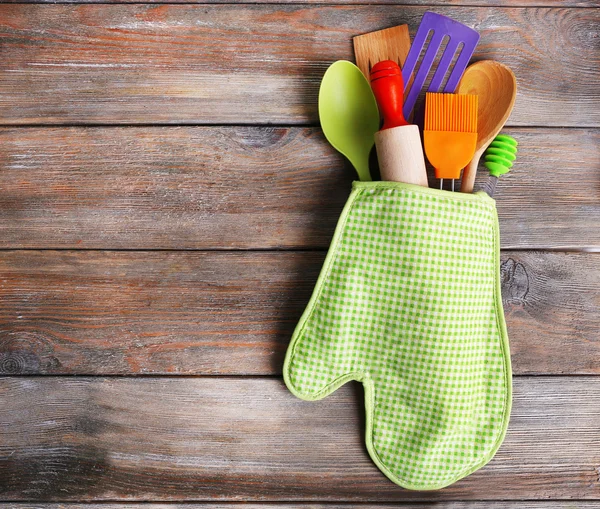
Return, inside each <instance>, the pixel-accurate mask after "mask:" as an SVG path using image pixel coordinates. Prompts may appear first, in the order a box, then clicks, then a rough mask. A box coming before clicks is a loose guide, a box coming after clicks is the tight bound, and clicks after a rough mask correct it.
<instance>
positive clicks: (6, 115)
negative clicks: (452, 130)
mask: <svg viewBox="0 0 600 509" xmlns="http://www.w3.org/2000/svg"><path fill="white" fill-rule="evenodd" d="M426 9H427V7H414V6H413V7H410V6H404V5H387V6H386V5H384V6H372V5H355V6H350V5H338V6H322V5H320V6H305V5H251V4H245V5H212V6H211V5H207V6H204V7H202V8H200V9H199V8H198V7H197V6H194V5H159V6H156V5H93V4H89V5H77V6H72V5H33V4H4V5H0V40H2V48H3V59H2V62H1V63H0V119H1V122H2V123H3V124H5V125H7V124H39V123H43V124H60V123H78V124H80V123H84V124H85V123H110V124H113V123H117V124H133V123H165V124H172V123H179V124H181V123H184V124H187V123H193V124H213V123H228V124H230V123H232V124H248V123H251V124H255V123H259V124H268V123H282V124H305V123H312V124H315V123H316V122H317V111H316V106H317V91H318V86H319V82H320V80H321V77H322V75H323V73H324V71H325V69H326V68H327V66H328V65H329V64H330V63H331V62H333V61H335V60H338V59H352V58H353V54H352V36H354V35H358V34H361V33H366V32H370V31H374V30H378V29H381V28H385V27H389V26H393V25H398V24H402V23H408V24H409V25H410V27H411V28H412V29H413V30H415V29H416V27H417V26H418V23H419V21H420V19H421V16H422V15H423V12H424V11H425V10H426ZM436 11H438V12H440V13H442V14H445V15H448V16H450V17H452V18H455V19H457V20H459V21H462V22H464V23H466V24H468V25H470V26H474V27H475V28H476V29H477V30H478V31H479V32H480V33H481V34H482V40H481V42H480V44H479V47H478V49H477V52H476V54H475V59H484V58H491V59H495V60H498V61H501V62H504V63H506V64H507V65H510V66H511V67H512V68H513V69H514V71H515V74H516V76H517V81H518V84H519V94H518V97H517V102H516V107H515V111H514V112H513V115H512V117H511V119H510V125H533V126H599V125H600V107H599V104H600V94H599V92H598V87H597V86H596V85H597V83H598V81H599V80H600V53H599V52H598V50H597V49H598V48H597V40H598V31H599V27H600V10H598V9H565V8H558V9H549V8H525V9H514V8H512V7H511V8H498V7H441V6H440V7H436Z"/></svg>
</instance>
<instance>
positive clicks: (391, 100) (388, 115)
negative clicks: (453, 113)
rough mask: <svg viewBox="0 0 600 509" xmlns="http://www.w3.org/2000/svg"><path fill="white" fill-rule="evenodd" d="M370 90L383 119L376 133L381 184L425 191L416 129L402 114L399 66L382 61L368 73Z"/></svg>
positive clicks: (391, 62)
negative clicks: (401, 183) (391, 184)
mask: <svg viewBox="0 0 600 509" xmlns="http://www.w3.org/2000/svg"><path fill="white" fill-rule="evenodd" d="M371 88H372V89H373V93H374V95H375V99H376V100H377V105H378V106H379V111H380V112H381V115H382V116H383V126H382V128H381V130H380V131H378V132H377V133H375V147H376V148H377V159H378V161H379V172H380V173H381V180H388V181H393V182H405V183H407V184H416V185H419V186H424V187H428V182H427V171H426V169H425V158H424V156H423V146H422V144H421V135H420V133H419V127H418V126H416V125H412V124H409V123H408V122H407V121H406V120H405V119H404V116H403V113H402V101H403V98H404V83H403V80H402V71H401V70H400V66H399V65H398V64H397V63H396V62H394V61H392V60H384V61H382V62H379V63H377V64H375V65H374V66H373V68H372V69H371Z"/></svg>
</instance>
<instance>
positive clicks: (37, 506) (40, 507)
mask: <svg viewBox="0 0 600 509" xmlns="http://www.w3.org/2000/svg"><path fill="white" fill-rule="evenodd" d="M241 507H242V509H386V508H396V509H397V508H398V507H401V508H402V509H429V508H430V507H431V506H428V505H424V504H423V503H420V502H415V503H410V502H406V503H403V504H401V505H399V504H398V503H393V502H392V503H379V504H377V505H372V504H360V506H358V507H357V506H356V504H352V503H331V502H327V503H322V504H320V503H314V502H311V503H277V502H274V503H269V504H268V505H266V504H264V503H263V504H252V503H244V505H243V506H241ZM433 507H435V509H481V507H482V503H481V502H454V501H437V502H435V506H433ZM0 509H240V504H238V503H235V502H210V503H202V502H192V503H185V502H181V503H177V502H175V503H168V504H161V503H154V504H153V503H147V502H144V503H142V504H137V503H135V502H128V503H127V504H126V505H124V504H123V503H119V504H111V503H101V504H94V503H89V502H81V503H59V504H56V503H52V502H41V503H11V504H2V503H0ZM485 509H600V502H594V501H589V500H588V501H581V500H569V501H560V500H547V501H543V500H539V501H537V500H536V501H526V500H519V501H516V502H494V501H486V502H485Z"/></svg>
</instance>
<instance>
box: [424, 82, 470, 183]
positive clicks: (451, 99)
mask: <svg viewBox="0 0 600 509" xmlns="http://www.w3.org/2000/svg"><path fill="white" fill-rule="evenodd" d="M423 141H424V145H425V154H427V159H429V162H430V163H431V164H432V166H433V167H434V168H435V176H436V178H439V179H457V178H460V171H461V170H462V169H463V168H464V167H465V166H467V164H469V162H470V161H471V159H472V158H473V154H474V153H475V147H476V145H477V96H476V95H461V94H434V93H427V94H426V96H425V131H424V132H423Z"/></svg>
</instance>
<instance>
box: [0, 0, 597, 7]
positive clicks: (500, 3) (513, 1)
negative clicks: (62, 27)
mask: <svg viewBox="0 0 600 509" xmlns="http://www.w3.org/2000/svg"><path fill="white" fill-rule="evenodd" d="M55 2H56V0H0V4H3V3H5V4H14V3H28V4H44V3H55ZM136 2H137V0H61V3H63V4H96V3H108V4H128V3H136ZM143 3H145V4H162V3H164V0H144V2H143ZM168 3H170V4H194V3H197V4H231V3H234V2H232V1H231V0H169V2H168ZM254 3H257V4H297V3H300V2H298V0H259V1H257V2H254ZM301 3H302V4H308V5H310V4H322V3H323V1H322V0H302V2H301ZM327 3H328V4H331V5H336V4H340V5H349V4H350V5H352V4H355V5H362V4H365V0H330V1H328V2H327ZM395 3H396V2H394V0H369V4H372V5H394V4H395ZM448 3H449V2H448V0H402V5H425V6H428V7H433V6H435V7H438V6H447V5H448ZM452 5H454V6H460V5H466V6H477V5H480V6H483V7H491V6H496V7H579V8H594V7H597V6H598V3H597V0H478V1H477V2H473V1H472V0H452Z"/></svg>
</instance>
